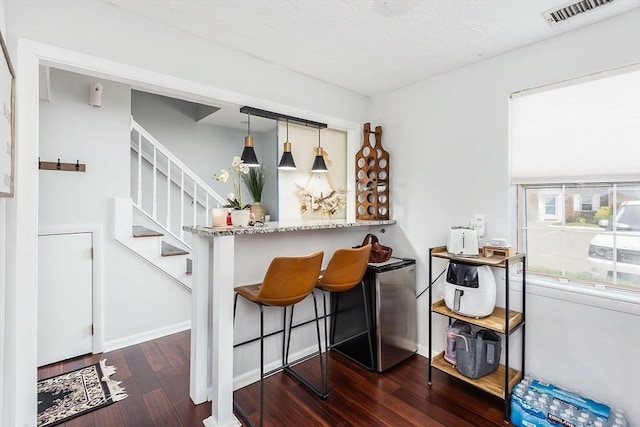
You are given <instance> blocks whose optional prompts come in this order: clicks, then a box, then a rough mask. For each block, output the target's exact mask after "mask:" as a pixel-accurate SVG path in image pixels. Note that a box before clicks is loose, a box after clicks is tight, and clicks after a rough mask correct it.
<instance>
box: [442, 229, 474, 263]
mask: <svg viewBox="0 0 640 427" xmlns="http://www.w3.org/2000/svg"><path fill="white" fill-rule="evenodd" d="M447 252H449V253H450V254H452V255H456V256H462V257H477V256H478V234H477V233H476V230H475V229H474V228H471V227H464V226H457V227H451V231H450V232H449V243H448V244H447Z"/></svg>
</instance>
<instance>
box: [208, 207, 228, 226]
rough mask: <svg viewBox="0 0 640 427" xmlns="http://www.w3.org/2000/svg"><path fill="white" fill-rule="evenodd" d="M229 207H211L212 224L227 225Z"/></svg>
mask: <svg viewBox="0 0 640 427" xmlns="http://www.w3.org/2000/svg"><path fill="white" fill-rule="evenodd" d="M228 212H229V209H227V208H213V209H211V225H212V226H213V227H226V226H227V213H228Z"/></svg>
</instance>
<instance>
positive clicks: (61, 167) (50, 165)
mask: <svg viewBox="0 0 640 427" xmlns="http://www.w3.org/2000/svg"><path fill="white" fill-rule="evenodd" d="M38 169H41V170H49V171H68V172H86V170H87V168H86V165H85V164H84V163H80V160H76V162H75V163H61V162H60V159H58V161H57V162H43V161H41V160H40V157H38Z"/></svg>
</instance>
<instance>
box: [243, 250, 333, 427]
mask: <svg viewBox="0 0 640 427" xmlns="http://www.w3.org/2000/svg"><path fill="white" fill-rule="evenodd" d="M323 255H324V252H317V253H315V254H312V255H308V256H298V257H276V258H274V259H273V260H272V261H271V264H270V265H269V268H268V269H267V272H266V274H265V276H264V279H263V280H262V283H258V284H254V285H246V286H238V287H236V288H235V289H234V291H235V292H236V294H235V299H234V303H233V318H234V323H235V316H236V307H237V304H238V296H242V297H243V298H245V299H246V300H247V301H250V302H252V303H254V304H256V305H257V306H258V307H260V425H262V419H263V407H264V405H263V400H264V399H263V397H264V378H265V377H266V376H268V375H271V374H273V373H274V372H277V371H279V370H282V369H283V368H284V367H285V366H282V367H280V368H277V369H274V370H272V371H269V372H267V373H265V372H264V307H265V306H274V307H283V308H284V315H285V326H286V315H287V307H289V306H291V317H292V318H293V307H294V305H295V304H297V303H298V302H300V301H302V300H303V299H305V298H306V297H307V296H308V295H309V294H312V295H313V289H314V287H315V285H316V283H317V282H318V276H319V274H320V268H321V267H322V257H323ZM313 305H314V308H315V321H316V332H317V336H318V349H319V351H322V344H321V339H320V323H319V320H318V306H317V304H316V299H315V295H314V297H313ZM284 332H285V334H286V329H285V330H284ZM290 337H291V331H289V338H290ZM286 352H287V353H288V352H289V340H287V350H286ZM284 353H285V350H284V339H283V365H284V362H285V360H286V358H287V356H285V354H284ZM296 362H297V361H296ZM294 363H295V362H294ZM320 370H321V376H322V377H323V378H325V377H326V374H325V367H324V365H323V362H322V358H320ZM234 408H235V409H237V410H238V412H239V413H240V414H241V415H242V416H243V417H244V418H245V419H246V420H247V421H249V418H248V416H246V414H245V413H244V411H243V410H242V408H240V406H239V405H237V404H236V403H235V400H234ZM249 422H250V423H251V421H249Z"/></svg>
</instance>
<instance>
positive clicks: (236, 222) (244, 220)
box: [231, 209, 251, 227]
mask: <svg viewBox="0 0 640 427" xmlns="http://www.w3.org/2000/svg"><path fill="white" fill-rule="evenodd" d="M250 213H251V212H249V210H248V209H242V210H232V211H231V224H233V226H234V227H246V226H247V225H249V214H250Z"/></svg>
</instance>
